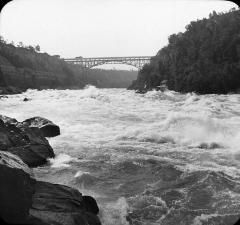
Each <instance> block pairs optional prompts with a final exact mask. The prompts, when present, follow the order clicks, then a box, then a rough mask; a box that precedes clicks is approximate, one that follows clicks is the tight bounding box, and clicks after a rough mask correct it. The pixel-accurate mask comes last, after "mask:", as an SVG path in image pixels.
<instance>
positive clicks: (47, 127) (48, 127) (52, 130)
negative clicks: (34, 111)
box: [22, 117, 60, 137]
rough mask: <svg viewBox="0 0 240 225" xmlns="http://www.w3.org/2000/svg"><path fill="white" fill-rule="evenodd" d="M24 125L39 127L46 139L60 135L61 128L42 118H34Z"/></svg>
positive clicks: (26, 121)
mask: <svg viewBox="0 0 240 225" xmlns="http://www.w3.org/2000/svg"><path fill="white" fill-rule="evenodd" d="M22 123H23V124H24V125H27V126H29V127H38V128H39V129H40V130H41V131H42V133H43V135H44V137H55V136H57V135H59V134H60V128H59V126H57V125H56V124H54V123H53V122H52V121H50V120H48V119H45V118H42V117H33V118H30V119H27V120H24V121H23V122H22Z"/></svg>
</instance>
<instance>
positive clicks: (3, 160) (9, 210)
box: [0, 151, 101, 225]
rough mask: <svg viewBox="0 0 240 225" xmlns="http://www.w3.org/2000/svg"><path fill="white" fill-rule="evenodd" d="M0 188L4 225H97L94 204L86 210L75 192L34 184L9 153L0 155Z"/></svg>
mask: <svg viewBox="0 0 240 225" xmlns="http://www.w3.org/2000/svg"><path fill="white" fill-rule="evenodd" d="M0 184H1V185H0V221H2V222H4V224H32V225H50V224H51V225H52V224H54V225H80V224H81V225H101V223H100V221H99V219H98V217H97V212H96V209H98V206H97V203H96V201H95V200H92V201H91V204H93V205H92V206H91V207H89V206H87V205H89V202H88V203H86V202H85V201H84V196H82V194H81V193H80V192H79V191H78V190H76V189H73V188H70V187H67V186H64V185H60V184H52V183H48V182H43V181H36V180H35V179H34V178H33V176H32V174H31V171H30V170H29V168H28V167H27V165H26V164H24V163H23V162H22V160H21V159H20V158H19V157H18V156H16V155H13V154H11V153H9V152H3V151H0ZM90 198H91V197H90ZM87 199H89V196H88V197H87ZM94 204H96V205H94Z"/></svg>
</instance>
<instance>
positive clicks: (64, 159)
mask: <svg viewBox="0 0 240 225" xmlns="http://www.w3.org/2000/svg"><path fill="white" fill-rule="evenodd" d="M76 160H77V159H76V158H72V157H71V156H69V155H67V154H64V153H60V154H59V155H57V156H56V157H55V158H50V159H49V162H50V164H51V167H52V168H61V167H70V165H69V163H70V162H72V161H76Z"/></svg>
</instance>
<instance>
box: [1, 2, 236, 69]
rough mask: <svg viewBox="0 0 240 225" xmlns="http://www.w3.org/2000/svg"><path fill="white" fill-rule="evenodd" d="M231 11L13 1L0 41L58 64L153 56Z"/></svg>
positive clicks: (220, 5) (191, 5) (207, 6)
mask: <svg viewBox="0 0 240 225" xmlns="http://www.w3.org/2000/svg"><path fill="white" fill-rule="evenodd" d="M233 7H236V8H237V5H236V4H235V3H233V2H230V1H223V0H218V1H215V0H201V1H200V0H185V1H181V0H165V1H164V0H13V1H12V2H10V3H8V4H7V5H6V6H5V7H4V8H3V9H2V11H1V13H0V35H1V36H3V37H4V39H7V40H8V41H9V42H11V41H14V43H19V42H23V43H24V44H25V45H37V44H39V45H40V47H41V52H47V53H48V54H50V55H60V56H61V57H62V58H73V57H77V56H83V57H104V56H153V55H156V53H157V52H158V50H159V49H161V48H162V47H164V46H165V45H167V43H168V36H169V35H171V34H173V33H178V32H184V30H185V26H186V25H187V24H188V23H189V22H191V21H194V20H197V19H202V18H204V17H205V18H207V17H208V15H209V13H210V12H212V11H213V10H215V11H216V12H226V11H228V10H229V9H231V8H233ZM111 67H112V65H111Z"/></svg>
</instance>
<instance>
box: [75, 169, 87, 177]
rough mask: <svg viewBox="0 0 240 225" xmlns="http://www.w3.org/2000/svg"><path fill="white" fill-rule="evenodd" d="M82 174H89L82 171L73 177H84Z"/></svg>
mask: <svg viewBox="0 0 240 225" xmlns="http://www.w3.org/2000/svg"><path fill="white" fill-rule="evenodd" d="M84 174H90V173H89V172H83V171H80V170H79V171H78V172H77V173H76V174H75V175H74V177H75V178H76V177H81V176H82V175H84Z"/></svg>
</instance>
